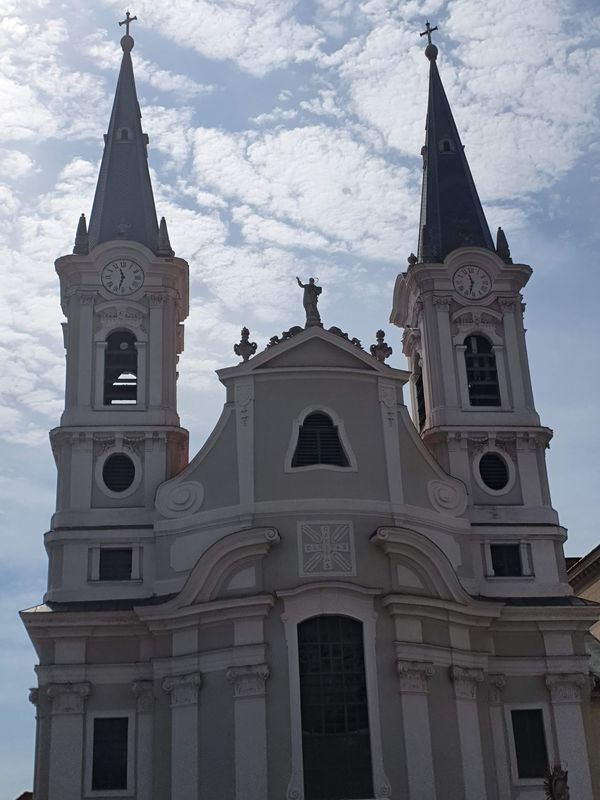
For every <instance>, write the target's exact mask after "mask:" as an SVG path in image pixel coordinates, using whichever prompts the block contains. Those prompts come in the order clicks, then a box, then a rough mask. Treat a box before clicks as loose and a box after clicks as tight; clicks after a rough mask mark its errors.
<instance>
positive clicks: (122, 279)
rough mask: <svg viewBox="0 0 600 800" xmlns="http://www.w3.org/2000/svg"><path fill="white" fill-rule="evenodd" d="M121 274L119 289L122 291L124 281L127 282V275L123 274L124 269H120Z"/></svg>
mask: <svg viewBox="0 0 600 800" xmlns="http://www.w3.org/2000/svg"><path fill="white" fill-rule="evenodd" d="M119 272H120V273H121V280H120V281H119V289H120V288H121V286H122V285H123V281H124V280H125V274H124V273H123V270H122V269H120V270H119Z"/></svg>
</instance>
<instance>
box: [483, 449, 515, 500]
mask: <svg viewBox="0 0 600 800" xmlns="http://www.w3.org/2000/svg"><path fill="white" fill-rule="evenodd" d="M479 474H480V475H481V480H482V481H483V482H484V483H485V485H486V486H487V487H488V489H492V490H493V491H495V492H498V491H500V489H504V487H505V486H506V485H507V483H508V478H509V473H508V466H507V464H506V461H505V460H504V459H503V458H502V456H500V455H498V453H484V454H483V455H482V456H481V459H480V461H479Z"/></svg>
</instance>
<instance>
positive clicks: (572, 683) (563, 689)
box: [546, 672, 590, 704]
mask: <svg viewBox="0 0 600 800" xmlns="http://www.w3.org/2000/svg"><path fill="white" fill-rule="evenodd" d="M546 686H547V687H548V691H549V692H550V699H551V701H552V703H553V704H558V703H581V702H582V700H583V699H584V697H583V690H584V689H585V688H588V689H589V688H590V681H589V678H588V677H587V676H586V675H583V674H582V673H581V672H572V673H561V674H558V675H556V674H549V675H546Z"/></svg>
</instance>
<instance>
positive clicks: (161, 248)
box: [156, 217, 175, 258]
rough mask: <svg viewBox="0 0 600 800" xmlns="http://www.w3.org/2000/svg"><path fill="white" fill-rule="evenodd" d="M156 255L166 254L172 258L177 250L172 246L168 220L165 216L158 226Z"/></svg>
mask: <svg viewBox="0 0 600 800" xmlns="http://www.w3.org/2000/svg"><path fill="white" fill-rule="evenodd" d="M156 255H157V256H166V257H167V258H172V257H173V256H174V255H175V251H174V250H173V248H172V247H171V242H170V241H169V231H168V230H167V221H166V220H165V218H164V217H161V218H160V225H159V226H158V246H157V248H156Z"/></svg>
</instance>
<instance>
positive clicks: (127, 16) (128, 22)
mask: <svg viewBox="0 0 600 800" xmlns="http://www.w3.org/2000/svg"><path fill="white" fill-rule="evenodd" d="M134 19H137V17H132V16H131V14H130V13H129V9H128V10H127V11H126V13H125V19H124V20H123V21H122V22H119V25H125V35H126V36H129V26H130V25H131V23H132V22H133V20H134ZM427 24H428V25H429V23H427ZM434 30H435V28H434Z"/></svg>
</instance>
